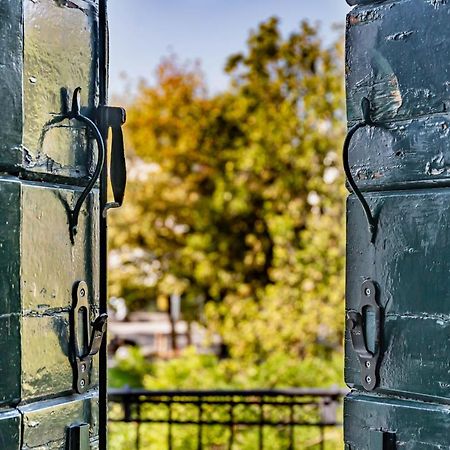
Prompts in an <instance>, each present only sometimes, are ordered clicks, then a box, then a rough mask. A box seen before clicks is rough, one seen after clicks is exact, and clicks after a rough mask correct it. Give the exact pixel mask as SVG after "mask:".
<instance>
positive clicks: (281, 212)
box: [110, 18, 345, 384]
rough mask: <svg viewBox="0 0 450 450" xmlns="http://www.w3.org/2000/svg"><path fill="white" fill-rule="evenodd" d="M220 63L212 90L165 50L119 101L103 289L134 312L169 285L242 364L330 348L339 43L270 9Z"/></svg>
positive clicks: (335, 304)
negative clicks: (123, 179) (223, 79)
mask: <svg viewBox="0 0 450 450" xmlns="http://www.w3.org/2000/svg"><path fill="white" fill-rule="evenodd" d="M226 72H227V73H228V74H229V77H230V87H229V89H227V90H226V91H225V92H222V93H219V94H216V95H209V94H208V91H207V87H206V83H205V81H204V78H203V75H202V73H201V70H200V68H199V67H198V66H197V65H192V64H181V63H180V62H179V61H178V60H177V59H176V58H175V57H169V58H166V59H164V60H163V61H162V63H161V64H160V66H159V67H158V69H157V77H156V83H154V84H150V83H148V82H142V83H141V85H140V87H139V90H138V91H139V95H138V96H137V97H136V98H135V99H134V100H133V101H132V103H131V104H130V105H129V106H128V122H127V125H126V139H127V143H128V147H129V148H131V149H132V150H133V152H134V153H133V155H132V156H131V158H130V177H129V178H130V182H129V187H128V192H127V196H126V201H125V206H124V208H123V209H122V210H121V212H120V214H117V215H114V218H113V224H112V227H111V250H112V251H111V267H112V273H111V288H110V293H111V295H113V296H120V297H124V298H125V299H126V300H127V302H128V305H129V306H130V307H131V308H141V307H149V306H150V307H156V306H158V307H160V308H163V307H164V306H165V305H167V302H168V298H169V296H170V295H171V294H173V293H177V294H180V295H181V296H182V311H183V314H184V316H185V317H187V318H188V319H196V320H201V321H203V322H204V323H205V324H206V325H207V326H208V329H209V330H211V332H214V333H218V334H219V335H220V336H221V337H222V339H223V341H224V343H225V344H226V345H227V348H228V350H229V353H230V356H232V358H233V359H234V360H235V361H241V362H243V363H245V364H246V365H247V366H248V367H251V366H252V365H253V366H258V365H260V366H262V365H264V362H265V361H267V360H269V359H271V358H274V357H275V358H276V355H277V354H278V355H283V356H284V357H286V358H288V359H289V358H291V359H292V360H299V359H306V358H315V357H321V358H331V357H332V355H333V354H335V353H336V351H339V350H340V347H341V341H342V331H341V330H342V328H343V324H342V317H343V313H342V303H343V252H344V251H343V249H344V241H345V238H344V227H343V220H344V208H343V198H344V189H343V178H342V175H341V171H340V168H339V166H340V161H339V156H338V155H339V148H340V145H341V141H342V135H343V123H344V114H343V86H342V67H341V50H340V47H339V46H338V45H334V46H332V47H330V48H327V47H325V46H324V45H323V43H322V41H321V39H320V37H319V35H318V32H317V30H316V29H314V28H313V27H311V26H310V25H309V24H308V23H307V22H302V23H301V25H300V27H299V29H298V30H296V31H295V32H293V33H292V34H290V35H289V36H288V37H284V36H283V35H282V33H281V32H280V27H279V23H278V21H277V19H275V18H272V19H269V20H268V21H266V22H265V23H262V24H261V25H260V26H259V28H258V29H257V30H256V31H254V32H252V33H251V35H250V37H249V39H248V42H247V49H246V51H245V52H244V53H239V54H236V55H233V56H231V57H230V58H229V59H228V62H227V64H226ZM274 355H275V356H274ZM283 382H284V381H283ZM271 384H272V383H271ZM273 384H277V380H273ZM286 384H287V383H286Z"/></svg>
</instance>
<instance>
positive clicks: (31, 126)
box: [23, 0, 98, 178]
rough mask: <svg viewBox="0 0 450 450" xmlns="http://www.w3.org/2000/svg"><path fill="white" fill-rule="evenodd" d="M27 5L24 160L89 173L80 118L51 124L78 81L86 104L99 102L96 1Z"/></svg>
mask: <svg viewBox="0 0 450 450" xmlns="http://www.w3.org/2000/svg"><path fill="white" fill-rule="evenodd" d="M24 5H25V7H24V33H25V38H24V73H23V95H24V101H23V105H24V128H23V130H24V133H23V145H24V147H25V149H26V151H27V159H25V160H24V165H25V167H26V168H28V169H30V170H33V171H37V172H46V173H52V174H54V175H63V176H70V177H75V178H76V177H79V176H86V175H87V173H86V169H87V168H89V165H90V164H91V163H92V150H91V148H90V145H88V142H87V139H86V131H85V129H84V127H83V126H82V125H81V124H80V123H77V122H76V121H63V122H60V123H58V124H57V125H55V126H54V127H53V126H51V125H49V123H50V122H51V121H52V119H54V117H55V115H58V114H60V113H61V112H62V106H63V103H62V101H63V100H64V95H68V94H69V93H70V94H71V93H72V92H73V90H74V89H75V88H76V87H78V86H80V87H81V88H82V100H83V102H82V103H83V105H87V106H89V107H90V108H91V110H92V108H93V107H94V106H95V103H96V99H97V97H98V63H97V56H98V53H97V52H98V49H97V42H98V36H97V32H98V5H97V1H93V0H92V1H91V0H73V1H71V2H60V1H55V0H39V1H35V0H24ZM66 98H68V97H66ZM68 106H70V105H68Z"/></svg>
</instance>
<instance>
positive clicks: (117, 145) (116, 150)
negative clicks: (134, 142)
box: [98, 106, 127, 216]
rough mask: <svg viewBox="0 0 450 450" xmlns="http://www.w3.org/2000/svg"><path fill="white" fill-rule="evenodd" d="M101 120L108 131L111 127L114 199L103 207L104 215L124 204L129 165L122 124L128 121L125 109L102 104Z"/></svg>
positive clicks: (111, 177) (111, 165) (111, 176)
mask: <svg viewBox="0 0 450 450" xmlns="http://www.w3.org/2000/svg"><path fill="white" fill-rule="evenodd" d="M98 113H99V116H100V117H99V122H100V123H102V124H104V126H105V129H106V131H108V130H109V129H111V158H110V165H109V176H110V179H111V187H112V192H113V196H114V201H113V202H110V203H107V204H106V205H105V207H104V209H103V216H106V213H107V211H108V210H109V209H112V208H119V207H120V206H122V203H123V198H124V195H125V187H126V184H127V167H126V160H125V146H124V141H123V132H122V125H123V124H124V123H125V121H126V118H127V116H126V112H125V109H123V108H120V107H115V106H101V107H99V110H98Z"/></svg>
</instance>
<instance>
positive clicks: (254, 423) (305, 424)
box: [109, 419, 342, 428]
mask: <svg viewBox="0 0 450 450" xmlns="http://www.w3.org/2000/svg"><path fill="white" fill-rule="evenodd" d="M109 421H110V422H114V423H118V422H124V421H123V420H120V419H109ZM137 422H140V423H154V424H164V423H167V420H164V419H141V420H140V421H138V420H131V421H130V422H125V423H137ZM230 423H234V425H236V426H257V425H264V426H265V427H280V426H284V427H287V426H289V425H290V423H289V422H280V421H278V422H275V421H269V420H266V419H264V421H263V422H261V421H260V420H255V421H245V420H239V421H237V422H236V421H235V422H230V421H229V420H223V421H221V420H202V421H201V424H202V425H210V426H214V425H223V426H229V425H230ZM172 424H174V425H197V424H200V423H199V422H198V421H197V420H179V419H175V420H172ZM292 425H295V426H296V427H318V428H319V427H338V426H342V423H341V422H293V424H292Z"/></svg>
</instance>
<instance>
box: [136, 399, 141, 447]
mask: <svg viewBox="0 0 450 450" xmlns="http://www.w3.org/2000/svg"><path fill="white" fill-rule="evenodd" d="M136 411H137V417H138V420H137V421H136V443H135V444H136V450H140V448H141V424H142V420H141V405H140V404H139V403H138V404H137V405H136Z"/></svg>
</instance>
